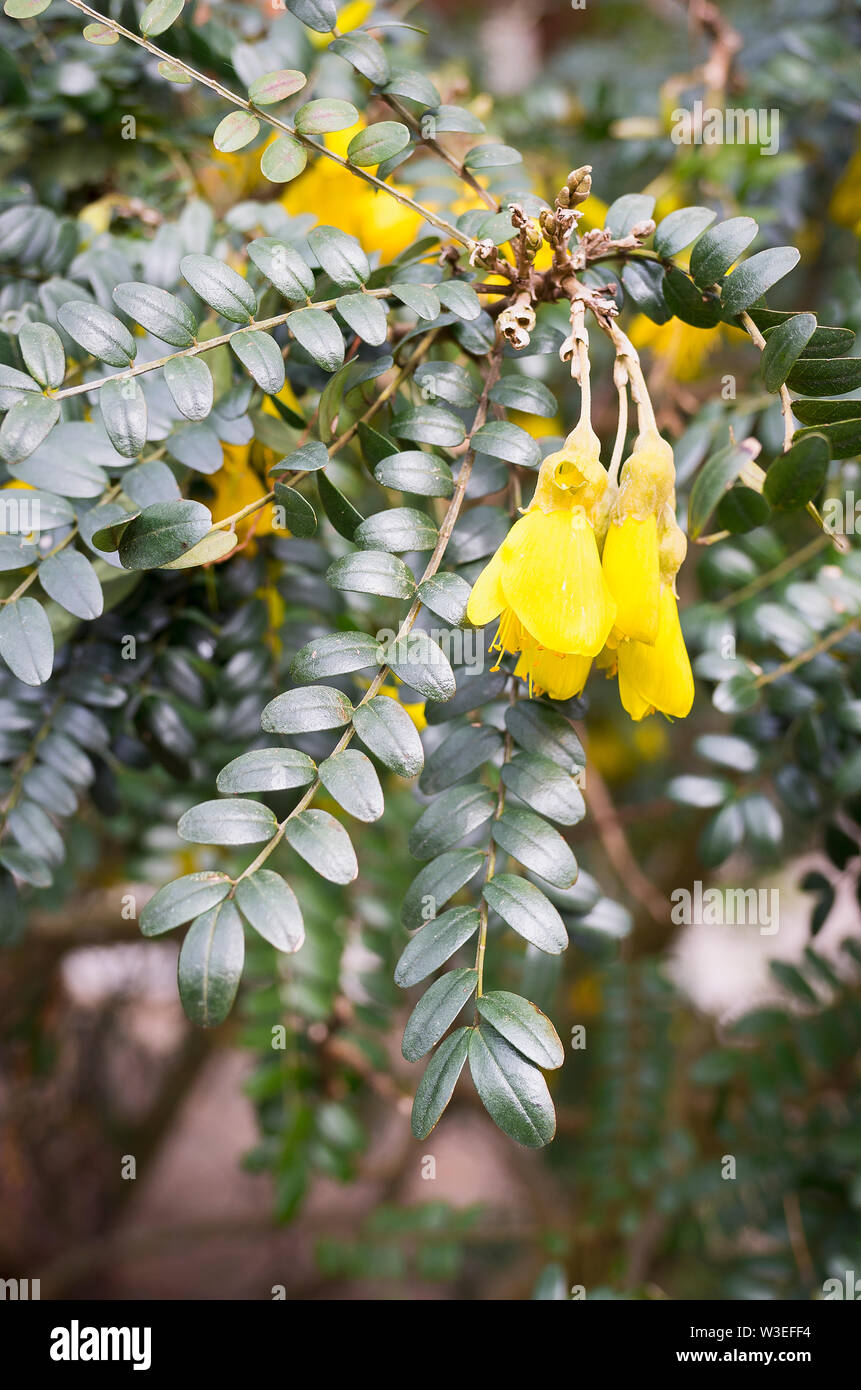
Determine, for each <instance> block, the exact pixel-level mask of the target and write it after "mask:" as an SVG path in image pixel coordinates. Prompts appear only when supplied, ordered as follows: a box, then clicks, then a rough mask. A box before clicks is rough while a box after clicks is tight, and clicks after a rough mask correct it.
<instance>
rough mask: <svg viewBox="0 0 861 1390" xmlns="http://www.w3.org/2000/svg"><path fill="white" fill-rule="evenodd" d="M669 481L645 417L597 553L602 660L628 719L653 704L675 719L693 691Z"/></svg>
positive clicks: (680, 540) (681, 546) (662, 451)
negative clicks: (604, 628)
mask: <svg viewBox="0 0 861 1390" xmlns="http://www.w3.org/2000/svg"><path fill="white" fill-rule="evenodd" d="M674 484H675V469H674V467H673V454H672V449H671V448H670V446H669V444H667V443H666V441H665V440H663V439H661V437H660V435H659V434H658V432H657V430H656V429H655V428H654V424H653V423H652V424H650V425H648V426H647V427H646V428H645V429H644V430H643V431H642V432H641V434H640V435H639V437H638V439H637V442H636V445H635V447H634V450H633V451H632V453H631V454H630V456H629V457H628V459H627V460H626V461H625V463H624V465H623V468H622V474H621V481H620V485H619V492H618V496H617V498H616V502H615V506H614V509H613V514H612V516H611V518H610V525H609V527H608V530H607V538H606V541H605V543H604V553H603V557H602V565H603V570H604V575H605V578H606V580H607V584H608V587H609V589H610V591H611V593H612V594H613V597H614V599H615V600H616V605H617V611H616V621H615V624H614V627H613V633H612V635H611V638H610V641H609V642H608V649H607V653H606V655H605V658H604V660H605V661H606V662H611V661H612V659H613V656H614V655H615V659H616V661H617V663H618V674H619V695H620V697H621V700H622V704H623V706H624V707H625V709H626V710H627V712H628V713H629V714H630V716H631V718H632V719H635V720H640V719H642V718H643V717H644V716H645V715H647V714H651V713H652V711H653V710H659V711H660V712H661V713H662V714H666V715H670V716H674V717H677V718H683V717H684V716H685V715H686V714H688V713H689V712H690V708H691V705H692V703H693V698H694V683H693V676H692V674H691V666H690V661H689V660H688V654H687V651H686V649H685V643H684V638H683V637H682V631H681V627H680V625H679V614H678V606H677V603H676V595H675V579H676V574H677V573H678V571H679V568H680V567H681V565H682V562H683V561H684V558H685V553H686V550H687V541H686V539H685V536H684V534H683V532H682V530H681V528H680V527H679V525H678V523H677V521H676V517H675V509H674V500H675V495H674Z"/></svg>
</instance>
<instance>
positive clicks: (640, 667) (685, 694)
mask: <svg viewBox="0 0 861 1390" xmlns="http://www.w3.org/2000/svg"><path fill="white" fill-rule="evenodd" d="M618 655H619V695H620V696H621V700H622V704H623V705H624V707H625V709H626V710H627V711H628V713H629V714H630V716H631V718H632V719H642V718H643V715H644V714H648V713H649V712H650V710H652V709H656V710H660V712H661V713H662V714H667V715H670V716H672V717H673V718H676V719H684V717H685V715H686V714H690V710H691V705H692V704H693V702H694V678H693V675H692V674H691V663H690V661H689V660H688V653H687V650H686V648H685V640H684V638H683V637H682V629H681V627H680V625H679V610H678V607H677V604H676V596H675V594H674V593H673V590H672V588H671V586H670V585H669V584H667V585H665V586H664V588H663V589H662V590H661V600H660V621H659V624H658V640H657V641H656V642H655V645H654V646H653V647H649V646H646V644H645V643H644V642H620V643H619V648H618Z"/></svg>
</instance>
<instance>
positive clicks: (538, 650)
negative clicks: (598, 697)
mask: <svg viewBox="0 0 861 1390" xmlns="http://www.w3.org/2000/svg"><path fill="white" fill-rule="evenodd" d="M591 665H592V658H591V657H590V656H564V655H561V654H560V653H559V652H551V651H548V650H547V648H546V647H535V648H533V649H532V650H531V651H524V652H523V654H522V656H521V657H520V660H519V661H518V663H517V666H516V668H515V671H514V674H515V675H516V676H522V677H523V679H524V680H528V681H529V682H530V690H534V691H535V693H536V694H541V693H545V692H546V694H548V695H549V696H550V698H551V700H570V699H571V696H572V695H579V694H580V693H581V691H582V689H583V687H584V685H585V684H586V678H587V676H588V675H589V670H590V668H591Z"/></svg>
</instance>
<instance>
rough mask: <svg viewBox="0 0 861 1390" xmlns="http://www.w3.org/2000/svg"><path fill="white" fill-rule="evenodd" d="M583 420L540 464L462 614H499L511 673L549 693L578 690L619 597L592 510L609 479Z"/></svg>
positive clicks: (480, 618) (481, 620)
mask: <svg viewBox="0 0 861 1390" xmlns="http://www.w3.org/2000/svg"><path fill="white" fill-rule="evenodd" d="M599 450H600V445H599V443H598V439H597V437H596V436H595V435H594V434H593V432H592V430H591V428H590V427H589V426H588V425H585V426H584V425H582V424H581V425H580V426H578V427H577V429H575V430H574V431H572V433H571V434H570V435H569V436H568V438H567V439H566V441H565V444H564V445H563V447H562V449H560V450H559V452H558V453H555V454H550V455H548V457H547V458H546V459H545V460H544V462H543V464H542V465H541V470H540V472H539V476H538V484H537V487H536V489H535V496H534V498H533V500H532V502H531V503H530V505H529V507H528V508H527V510H526V512H525V513H524V515H523V516H522V517H520V519H519V520H518V521H516V522H515V523H514V525H513V526H512V528H511V530H510V531H509V533H508V535H507V536H506V538H505V540H504V541H503V542H502V545H501V546H500V547H499V549H498V550H497V551H496V554H495V555H494V556H493V558H492V559H491V560H490V562H489V563H488V564H487V565H486V566H485V568H484V569H483V570H482V572H481V574H480V575H479V577H478V579H477V580H476V583H475V586H474V587H473V591H472V594H471V595H470V599H469V604H468V606H467V617H468V618H469V620H470V622H472V623H474V624H475V625H476V626H477V627H483V626H484V625H485V624H486V623H489V622H492V621H493V619H494V618H499V620H500V622H499V629H498V631H497V635H496V639H495V642H494V646H495V647H496V649H497V650H498V651H499V652H500V654H502V653H503V652H512V653H519V654H520V656H519V660H518V663H517V671H516V674H518V675H520V676H523V677H524V678H525V679H528V680H529V681H530V684H531V685H532V686H533V687H534V688H535V689H537V690H541V691H545V690H546V691H547V693H548V694H549V695H551V697H552V698H554V699H567V698H568V697H569V696H570V695H574V694H579V692H580V691H581V690H582V689H583V686H584V685H585V683H586V677H587V675H588V674H589V667H590V666H591V663H592V658H593V657H595V656H597V655H598V653H599V652H600V651H601V649H602V648H603V646H604V643H605V642H606V640H607V637H608V636H609V633H610V630H611V628H612V626H613V619H614V617H615V613H616V605H615V603H614V601H613V598H612V596H611V594H610V591H609V589H608V588H607V584H606V581H605V579H604V575H603V573H602V570H601V561H600V557H599V554H598V544H597V541H596V537H595V529H594V521H595V514H596V511H597V509H598V507H599V504H600V502H601V499H602V497H603V495H604V493H605V491H606V488H607V474H606V472H605V471H604V469H603V468H602V466H601V463H600V459H599Z"/></svg>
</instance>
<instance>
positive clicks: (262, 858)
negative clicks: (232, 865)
mask: <svg viewBox="0 0 861 1390" xmlns="http://www.w3.org/2000/svg"><path fill="white" fill-rule="evenodd" d="M501 365H502V342H501V340H500V339H499V337H497V341H496V343H495V345H494V347H493V350H492V352H491V355H490V366H489V368H488V372H487V376H486V377H485V380H484V387H483V389H482V393H481V397H480V399H479V402H478V406H477V408H476V412H475V416H474V417H473V422H472V426H471V428H470V431H469V439H472V436H473V435H474V434H475V432H476V430H478V429H480V427H481V426H482V425H483V424H484V422H485V420H486V418H487V411H488V403H489V400H490V392H491V390H492V389H493V386H494V384H495V382H496V381H497V379H498V377H499V372H500V368H501ZM474 459H475V453H474V451H473V450H472V449H471V448H468V449H467V452H466V454H465V455H464V459H463V463H462V464H461V467H460V472H459V473H458V475H457V482H456V483H455V487H454V492H453V493H452V497H451V501H450V502H449V504H448V507H447V509H446V513H445V516H444V517H443V520H442V524H441V526H440V529H439V535H438V536H437V542H436V545H435V546H434V548H433V552H432V554H431V557H430V559H429V560H428V562H427V565H426V566H425V569H424V573H423V574H422V577H421V579H420V580H419V584H423V583H424V581H425V580H426V579H430V578H432V576H433V575H435V574H436V572H437V570H438V569H439V567H440V565H441V564H442V561H443V557H444V556H445V552H446V548H447V546H448V543H449V541H450V540H451V533H452V531H453V530H454V526H455V522H456V521H457V519H458V516H459V515H460V510H461V507H462V506H463V500H464V497H465V496H466V489H467V484H468V483H469V479H470V476H471V474H472V466H473V462H474ZM421 606H422V601H421V599H420V598H418V597H416V598H415V599H413V601H412V603H411V604H410V607H409V610H408V612H407V614H406V617H405V618H404V620H403V622H402V623H401V625H400V627H399V629H398V632H397V635H396V636H395V639H394V642H393V643H392V645H393V646H394V645H396V644H397V643H398V642H400V641H402V640H403V638H404V637H406V636H408V635H409V633H410V632H411V631H412V628H413V625H414V623H415V620H416V618H417V617H418V615H419V611H420V609H421ZM389 674H390V668H389V667H388V666H387V665H383V666H381V667H380V669H379V671H378V672H377V674H376V675H375V676H374V678H373V680H372V681H371V683H370V685H369V686H368V688H367V690H366V691H365V693H364V694H363V696H362V698H361V700H360V701H359V704H360V705H366V704H367V703H368V701H369V700H372V699H373V698H374V696H375V695H376V694H377V693H378V691H379V690H380V687H381V686H382V685H383V684H384V682H385V681H386V679H387V677H388V676H389ZM354 733H355V728H354V726H353V725H352V724H350V725H349V726H348V728H347V729H346V730H345V731H344V733H343V734H342V735H341V737H340V739H339V740H338V742H337V744H336V745H335V747H334V748H333V749H332V752H331V753H330V754H329V756H330V757H334V756H335V754H336V753H342V752H343V751H344V749H345V748H346V747H347V745H348V744H349V743H350V741H351V740H352V737H353V734H354ZM321 785H322V784H321V782H320V779H319V777H318V778H316V779H315V781H314V782H312V784H311V786H310V787H309V788H308V790H307V791H306V792H305V793H304V794H303V796H302V798H301V800H300V801H299V802H298V803H297V804H296V806H294V808H293V810H292V811H290V813H289V814H288V815H287V816H285V818H284V820H283V821H282V822H281V824H280V825H279V826H278V829H277V830H276V832H275V834H274V835H273V836H272V838H271V840H269V841H268V843H267V844H265V845H264V846H263V848H262V850H261V851H260V853H259V854H258V855H257V856H256V858H255V859H253V860H252V862H251V863H250V864H249V865H248V866H247V868H245V869H243V871H242V873H241V874H240V875H239V878H237V879H236V883H239V882H241V880H242V879H244V878H248V877H249V875H250V874H253V873H255V872H256V870H257V869H259V868H260V867H261V865H262V864H265V863H266V860H267V859H268V858H269V856H270V854H271V853H272V851H273V850H274V849H276V848H277V846H278V845H279V844H280V843H281V841H282V839H283V838H284V835H285V833H286V830H287V826H288V825H289V823H290V821H291V820H293V818H294V817H295V816H297V815H299V813H300V812H301V811H305V810H307V808H308V806H310V804H311V802H312V801H313V799H314V797H315V795H316V794H317V792H318V790H319V789H320V786H321Z"/></svg>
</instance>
